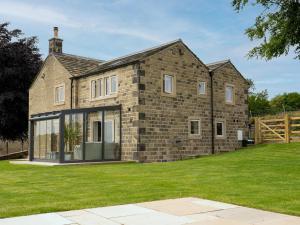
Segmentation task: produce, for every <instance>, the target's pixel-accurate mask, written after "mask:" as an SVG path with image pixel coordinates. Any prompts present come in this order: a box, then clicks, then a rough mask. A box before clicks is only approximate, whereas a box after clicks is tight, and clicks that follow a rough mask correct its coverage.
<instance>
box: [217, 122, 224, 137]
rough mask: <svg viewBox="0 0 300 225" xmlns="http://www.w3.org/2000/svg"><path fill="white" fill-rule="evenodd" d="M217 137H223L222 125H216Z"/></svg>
mask: <svg viewBox="0 0 300 225" xmlns="http://www.w3.org/2000/svg"><path fill="white" fill-rule="evenodd" d="M217 135H218V136H223V123H217Z"/></svg>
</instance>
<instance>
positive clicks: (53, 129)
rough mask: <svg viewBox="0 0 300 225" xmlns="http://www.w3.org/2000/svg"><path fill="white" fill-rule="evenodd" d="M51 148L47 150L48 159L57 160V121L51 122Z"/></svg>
mask: <svg viewBox="0 0 300 225" xmlns="http://www.w3.org/2000/svg"><path fill="white" fill-rule="evenodd" d="M50 135H51V147H50V150H48V159H50V160H59V119H53V120H51V132H50Z"/></svg>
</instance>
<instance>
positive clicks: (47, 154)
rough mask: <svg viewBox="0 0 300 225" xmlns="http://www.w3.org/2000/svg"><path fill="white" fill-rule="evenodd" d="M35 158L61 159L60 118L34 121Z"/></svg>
mask: <svg viewBox="0 0 300 225" xmlns="http://www.w3.org/2000/svg"><path fill="white" fill-rule="evenodd" d="M33 158H34V159H46V160H58V159H59V119H52V120H42V121H36V122H34V144H33Z"/></svg>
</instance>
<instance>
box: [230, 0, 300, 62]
mask: <svg viewBox="0 0 300 225" xmlns="http://www.w3.org/2000/svg"><path fill="white" fill-rule="evenodd" d="M251 2H252V5H258V6H260V8H262V9H263V11H262V13H261V14H260V15H259V16H257V17H256V21H255V23H254V25H253V26H252V27H250V28H248V29H246V34H247V36H248V37H249V39H250V40H251V41H253V40H262V42H261V43H260V44H259V45H258V46H257V47H254V48H253V49H252V50H251V51H250V52H249V53H248V56H249V57H257V58H258V57H261V58H265V59H267V60H270V59H272V58H275V57H279V56H281V55H283V54H285V55H287V54H288V52H289V51H290V48H292V49H294V51H295V53H296V58H298V59H299V60H300V1H299V0H253V1H251ZM247 4H250V1H249V0H233V1H232V5H233V7H234V8H235V10H236V11H237V12H240V11H241V10H242V9H243V8H244V7H245V6H246V5H247Z"/></svg>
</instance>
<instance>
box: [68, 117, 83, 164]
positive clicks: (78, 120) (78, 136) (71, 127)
mask: <svg viewBox="0 0 300 225" xmlns="http://www.w3.org/2000/svg"><path fill="white" fill-rule="evenodd" d="M82 137H83V114H82V113H76V114H67V115H65V132H64V142H65V146H64V152H65V160H66V161H70V160H82V159H83V146H82Z"/></svg>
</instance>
